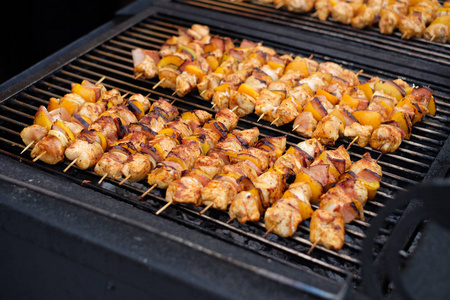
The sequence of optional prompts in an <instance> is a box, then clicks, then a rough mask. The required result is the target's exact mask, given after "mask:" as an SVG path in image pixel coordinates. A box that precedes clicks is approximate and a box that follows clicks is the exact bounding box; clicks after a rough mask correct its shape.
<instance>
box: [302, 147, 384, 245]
mask: <svg viewBox="0 0 450 300" xmlns="http://www.w3.org/2000/svg"><path fill="white" fill-rule="evenodd" d="M381 177H382V170H381V167H380V166H379V165H378V163H377V161H376V160H373V159H372V158H371V157H370V154H369V153H365V154H364V155H363V157H362V158H361V159H360V160H358V161H356V162H355V163H353V164H352V165H351V167H350V169H349V171H348V172H347V173H345V174H343V175H342V176H341V179H340V181H339V182H338V183H337V184H336V186H335V187H333V188H331V189H330V190H329V191H328V192H327V193H325V194H324V195H323V196H321V199H320V200H321V202H320V206H319V208H318V209H316V210H315V211H314V213H313V214H312V216H311V223H310V241H311V243H313V245H312V247H311V249H310V251H309V252H308V253H310V252H311V251H312V249H313V248H314V247H315V245H318V244H319V245H322V246H324V247H325V248H327V249H333V250H335V251H339V250H340V249H341V248H342V246H343V245H344V237H345V224H346V223H349V222H351V221H352V219H353V215H354V214H351V213H349V212H350V207H347V208H346V205H347V204H346V203H350V205H351V203H354V207H363V206H364V205H365V203H366V201H367V199H373V198H374V197H375V194H376V192H377V190H378V188H379V186H380V181H381ZM350 201H352V202H350ZM355 211H356V210H355ZM360 211H362V208H361V209H360Z"/></svg>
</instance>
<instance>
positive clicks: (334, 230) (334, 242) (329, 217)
mask: <svg viewBox="0 0 450 300" xmlns="http://www.w3.org/2000/svg"><path fill="white" fill-rule="evenodd" d="M344 239H345V223H344V218H343V217H342V216H341V215H339V214H334V213H330V212H328V211H326V210H324V209H320V208H319V209H316V210H315V211H314V213H313V215H312V217H311V225H310V234H309V240H310V241H311V243H313V244H318V245H322V246H324V247H325V248H327V249H332V250H335V251H339V250H340V249H341V248H342V246H344Z"/></svg>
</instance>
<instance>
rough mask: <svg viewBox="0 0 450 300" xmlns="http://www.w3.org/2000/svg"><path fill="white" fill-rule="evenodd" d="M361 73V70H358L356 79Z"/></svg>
mask: <svg viewBox="0 0 450 300" xmlns="http://www.w3.org/2000/svg"><path fill="white" fill-rule="evenodd" d="M362 72H364V70H363V69H361V70H359V71H358V73H356V77H358V76H359V75H361V73H362Z"/></svg>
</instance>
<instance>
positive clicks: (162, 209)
mask: <svg viewBox="0 0 450 300" xmlns="http://www.w3.org/2000/svg"><path fill="white" fill-rule="evenodd" d="M172 203H173V201H172V200H170V201H169V202H167V203H166V204H165V205H164V206H163V207H161V208H160V209H159V210H158V211H157V212H156V213H155V214H156V215H159V214H160V213H162V212H163V211H164V210H165V209H166V208H168V207H169V206H170V205H172Z"/></svg>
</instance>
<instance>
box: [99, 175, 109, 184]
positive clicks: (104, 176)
mask: <svg viewBox="0 0 450 300" xmlns="http://www.w3.org/2000/svg"><path fill="white" fill-rule="evenodd" d="M106 176H108V173H106V174H105V175H103V176H102V178H100V180H99V181H98V182H97V183H98V184H101V183H102V182H103V180H105V178H106Z"/></svg>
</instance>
